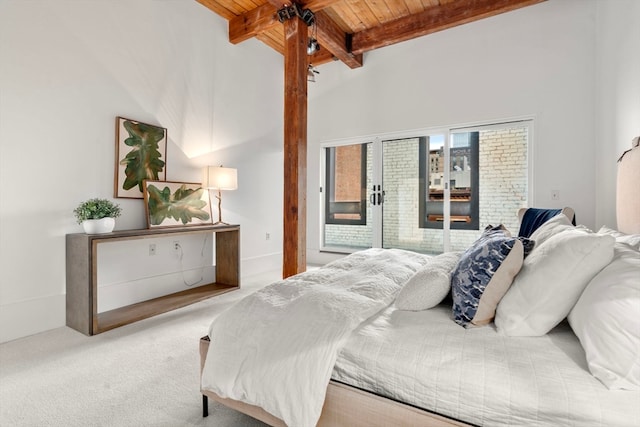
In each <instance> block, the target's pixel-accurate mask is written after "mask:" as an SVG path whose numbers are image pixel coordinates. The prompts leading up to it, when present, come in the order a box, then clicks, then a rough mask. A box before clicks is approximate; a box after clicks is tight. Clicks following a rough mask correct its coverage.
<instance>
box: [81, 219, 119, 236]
mask: <svg viewBox="0 0 640 427" xmlns="http://www.w3.org/2000/svg"><path fill="white" fill-rule="evenodd" d="M115 226H116V220H115V218H102V219H87V220H85V221H82V227H83V228H84V232H85V233H87V234H103V233H111V232H112V231H113V228H114V227H115Z"/></svg>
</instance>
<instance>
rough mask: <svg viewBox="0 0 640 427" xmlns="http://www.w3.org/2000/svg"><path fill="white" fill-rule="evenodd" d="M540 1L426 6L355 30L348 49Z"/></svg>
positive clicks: (397, 39) (386, 42) (370, 46)
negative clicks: (408, 13)
mask: <svg viewBox="0 0 640 427" xmlns="http://www.w3.org/2000/svg"><path fill="white" fill-rule="evenodd" d="M543 1H546V0H467V1H456V2H452V3H446V4H443V5H441V6H434V7H429V8H427V9H425V10H424V11H423V12H421V13H417V14H413V15H409V16H405V17H403V18H399V19H396V20H394V21H390V22H387V23H385V24H382V25H380V26H378V27H374V28H370V29H367V30H363V31H360V32H357V33H355V34H354V35H353V39H352V44H351V46H352V49H351V50H352V52H353V53H354V54H362V53H364V52H368V51H370V50H374V49H378V48H381V47H385V46H389V45H392V44H395V43H400V42H403V41H407V40H411V39H414V38H416V37H421V36H425V35H427V34H432V33H435V32H437V31H442V30H446V29H447V28H452V27H455V26H458V25H462V24H466V23H469V22H473V21H477V20H479V19H483V18H488V17H490V16H494V15H498V14H501V13H505V12H509V11H512V10H515V9H519V8H522V7H526V6H531V5H533V4H536V3H541V2H543Z"/></svg>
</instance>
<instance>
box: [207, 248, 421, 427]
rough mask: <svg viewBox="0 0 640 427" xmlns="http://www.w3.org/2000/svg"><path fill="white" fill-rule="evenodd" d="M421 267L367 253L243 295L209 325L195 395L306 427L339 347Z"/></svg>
mask: <svg viewBox="0 0 640 427" xmlns="http://www.w3.org/2000/svg"><path fill="white" fill-rule="evenodd" d="M428 259H429V257H427V256H425V255H420V254H417V253H414V252H408V251H403V250H398V249H390V250H383V249H369V250H365V251H362V252H357V253H355V254H352V255H350V256H348V257H345V258H342V259H340V260H337V261H334V262H332V263H330V264H327V265H326V266H324V267H323V268H321V269H318V270H312V271H309V272H307V273H303V274H299V275H296V276H293V277H291V278H289V279H287V280H283V281H280V282H276V283H274V284H272V285H269V286H267V287H265V288H263V289H262V290H260V291H258V292H255V293H254V294H252V295H249V296H248V297H246V298H244V299H242V300H241V301H239V302H238V303H237V304H236V305H234V306H233V307H231V308H230V309H229V310H227V311H225V312H224V313H222V314H221V315H220V316H219V317H218V318H217V319H215V320H214V321H213V323H212V324H211V327H210V329H209V337H210V339H211V345H209V350H208V353H207V358H206V362H205V365H204V369H203V373H202V388H203V389H206V390H210V391H213V392H214V393H216V394H217V395H219V396H221V397H226V398H231V399H235V400H239V401H242V402H245V403H249V404H252V405H257V406H259V407H261V408H262V409H264V410H265V411H267V412H269V413H271V414H272V415H274V416H276V417H278V418H280V419H282V420H283V421H284V422H285V423H286V424H287V425H289V426H292V427H307V426H309V427H311V426H314V425H315V424H316V422H317V420H318V419H319V417H320V413H321V411H322V405H323V403H324V398H325V393H326V388H327V385H328V384H329V379H330V377H331V371H332V369H333V365H334V364H335V360H336V357H337V353H338V350H339V349H340V348H341V347H342V345H343V344H344V341H345V340H346V339H347V337H348V336H349V335H350V333H351V332H352V331H353V330H354V329H355V328H356V327H358V326H359V325H360V324H361V323H362V322H363V321H365V320H366V319H368V318H369V317H371V316H373V315H374V314H376V313H378V312H379V311H380V310H382V309H384V308H385V307H387V306H388V305H389V304H391V303H392V302H393V300H394V298H395V296H396V294H397V293H398V291H399V290H400V288H401V286H402V285H403V284H404V283H405V282H406V281H407V280H408V279H409V278H410V277H411V276H412V275H413V274H414V273H415V271H417V270H418V269H419V268H420V267H421V266H422V265H424V264H425V263H426V262H427V261H428Z"/></svg>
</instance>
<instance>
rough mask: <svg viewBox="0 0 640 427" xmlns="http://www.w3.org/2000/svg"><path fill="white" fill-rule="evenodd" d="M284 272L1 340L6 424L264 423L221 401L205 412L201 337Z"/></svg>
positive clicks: (0, 392) (174, 426)
mask: <svg viewBox="0 0 640 427" xmlns="http://www.w3.org/2000/svg"><path fill="white" fill-rule="evenodd" d="M278 274H279V272H273V273H269V274H265V275H260V276H255V277H250V278H243V282H242V288H241V289H240V290H238V291H234V292H231V293H228V294H224V295H221V296H218V297H215V298H211V299H208V300H206V301H202V302H199V303H196V304H193V305H191V306H188V307H185V308H182V309H179V310H174V311H172V312H169V313H165V314H162V315H159V316H156V317H153V318H150V319H146V320H143V321H140V322H137V323H133V324H130V325H126V326H123V327H120V328H117V329H114V330H112V331H108V332H105V333H102V334H99V335H96V336H93V337H87V336H85V335H82V334H80V333H79V332H76V331H75V330H73V329H70V328H66V327H64V328H58V329H54V330H51V331H48V332H44V333H41V334H37V335H34V336H30V337H26V338H22V339H19V340H16V341H11V342H8V343H4V344H2V345H0V426H2V427H17V426H33V427H44V426H64V427H71V426H82V427H89V426H118V427H124V426H136V427H140V426H153V427H164V426H166V427H180V426H216V427H232V426H234V427H235V426H242V427H245V426H264V425H265V424H263V423H261V422H259V421H256V420H254V419H252V418H249V417H247V416H245V415H242V414H240V413H238V412H235V411H233V410H231V409H227V408H226V407H224V406H222V405H219V404H217V403H215V402H209V417H207V418H203V417H202V398H201V395H200V392H199V381H200V379H199V369H200V367H199V366H200V365H199V363H200V362H199V353H198V341H199V338H200V337H201V336H204V335H206V334H207V330H208V327H209V324H210V323H211V321H212V320H213V318H214V317H215V316H216V315H217V314H219V313H220V312H221V311H222V310H224V309H225V308H227V307H229V306H230V305H231V304H232V303H233V302H235V301H237V300H238V299H239V298H241V297H243V296H244V295H247V294H248V293H250V292H253V291H255V290H257V289H259V288H260V287H262V286H264V285H267V284H269V283H271V282H273V281H275V280H277V279H279V276H278Z"/></svg>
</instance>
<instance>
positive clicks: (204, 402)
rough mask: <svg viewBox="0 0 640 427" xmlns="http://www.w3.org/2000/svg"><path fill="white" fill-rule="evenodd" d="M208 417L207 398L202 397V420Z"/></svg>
mask: <svg viewBox="0 0 640 427" xmlns="http://www.w3.org/2000/svg"><path fill="white" fill-rule="evenodd" d="M208 416H209V398H208V397H207V396H205V395H204V394H203V395H202V418H205V417H208Z"/></svg>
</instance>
